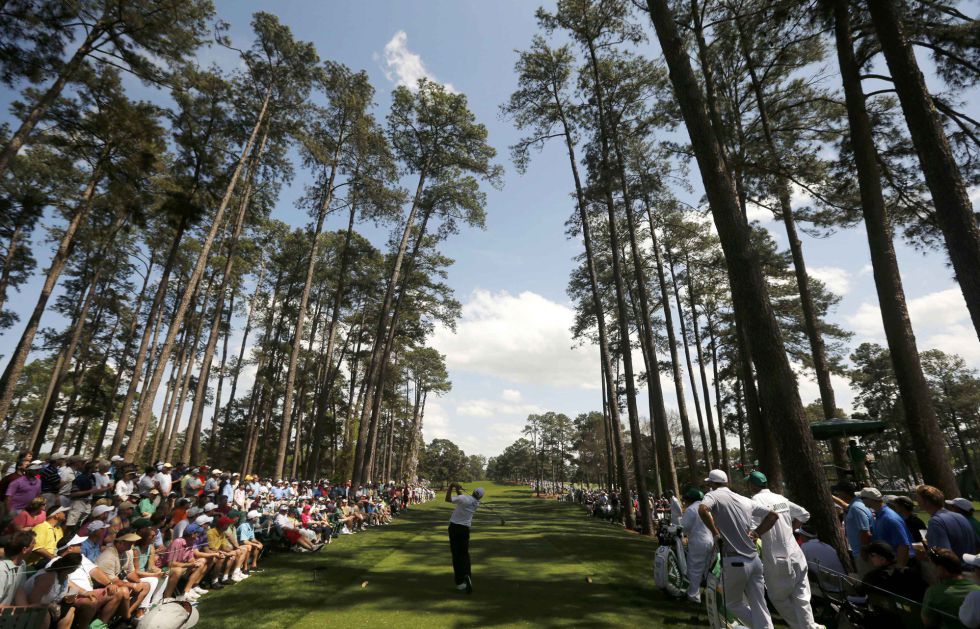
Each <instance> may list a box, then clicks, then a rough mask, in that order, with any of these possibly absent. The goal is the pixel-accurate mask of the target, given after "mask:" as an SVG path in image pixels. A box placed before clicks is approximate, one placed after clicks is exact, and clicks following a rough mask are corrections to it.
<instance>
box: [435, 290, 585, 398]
mask: <svg viewBox="0 0 980 629" xmlns="http://www.w3.org/2000/svg"><path fill="white" fill-rule="evenodd" d="M574 318H575V313H574V311H573V310H572V309H571V308H570V307H569V306H567V305H564V304H560V303H557V302H554V301H551V300H549V299H546V298H545V297H542V296H541V295H538V294H537V293H533V292H530V291H524V292H522V293H520V294H518V295H512V294H511V293H509V292H507V291H500V292H496V293H493V292H490V291H487V290H482V289H477V290H475V291H473V293H472V294H471V295H470V299H469V301H467V302H466V304H464V306H463V316H462V319H461V320H460V321H459V323H458V324H457V331H456V333H455V334H454V333H453V332H452V331H450V330H448V329H447V328H444V327H438V328H436V330H435V332H434V334H433V337H432V346H433V347H434V348H436V349H437V350H439V351H440V352H442V353H443V354H445V355H446V362H447V364H448V367H449V369H450V371H455V370H462V371H469V372H473V373H478V374H482V375H486V376H494V377H498V378H501V379H502V380H504V381H506V382H513V383H522V384H530V385H546V386H554V387H581V388H597V387H598V385H599V368H598V366H599V357H598V350H597V349H596V348H595V347H592V346H588V347H579V346H575V347H573V345H576V342H575V341H574V340H573V339H572V335H571V332H570V328H571V326H572V323H573V322H574Z"/></svg>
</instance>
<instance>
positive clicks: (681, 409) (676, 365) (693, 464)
mask: <svg viewBox="0 0 980 629" xmlns="http://www.w3.org/2000/svg"><path fill="white" fill-rule="evenodd" d="M645 201H646V203H647V205H646V210H647V220H648V221H649V222H650V240H651V243H652V247H653V259H654V263H655V264H656V265H657V281H658V283H659V284H660V301H661V304H662V306H663V311H664V326H665V327H666V328H667V346H668V349H669V350H670V369H671V375H672V376H673V378H674V393H675V395H676V396H677V413H678V415H680V420H681V435H682V436H683V438H684V457H685V459H686V460H687V482H688V483H690V484H696V483H698V482H699V480H700V479H699V478H698V458H697V455H696V454H694V439H693V436H692V434H691V420H690V418H689V417H688V415H687V401H686V399H685V396H684V375H683V374H682V373H681V365H680V358H679V357H678V355H677V335H676V333H675V332H674V314H673V312H672V310H671V306H670V290H669V289H668V288H667V278H666V276H665V274H664V263H663V259H662V258H661V255H660V243H659V242H658V239H657V231H656V228H655V226H654V221H653V212H652V211H651V209H650V205H649V201H648V200H645Z"/></svg>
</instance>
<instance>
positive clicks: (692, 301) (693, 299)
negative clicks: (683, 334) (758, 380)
mask: <svg viewBox="0 0 980 629" xmlns="http://www.w3.org/2000/svg"><path fill="white" fill-rule="evenodd" d="M685 265H686V266H687V299H688V307H689V308H690V309H691V330H692V331H693V332H694V349H695V351H696V352H697V354H698V371H699V372H700V373H701V394H702V395H704V420H705V423H706V424H707V425H708V439H709V440H710V441H711V467H718V436H717V435H716V434H715V418H714V417H713V413H712V412H711V396H710V395H709V393H708V391H709V388H708V374H707V372H706V371H705V369H704V364H705V359H704V352H703V350H702V348H701V328H700V326H698V309H697V296H696V295H695V293H694V282H693V277H692V276H693V274H694V272H693V270H692V268H691V258H690V256H687V255H685Z"/></svg>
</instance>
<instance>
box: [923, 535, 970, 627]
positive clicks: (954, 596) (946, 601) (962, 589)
mask: <svg viewBox="0 0 980 629" xmlns="http://www.w3.org/2000/svg"><path fill="white" fill-rule="evenodd" d="M929 559H930V560H931V561H932V564H933V565H934V566H935V567H936V575H937V576H938V577H939V582H938V583H936V584H935V585H932V586H930V587H929V589H927V590H926V595H925V598H924V599H923V600H922V624H924V625H925V626H926V627H942V628H943V629H963V628H964V627H965V625H964V624H963V623H961V622H960V619H959V611H960V606H961V605H962V604H963V601H965V600H966V597H967V595H968V594H970V592H975V591H978V590H980V585H978V584H977V583H975V582H974V581H973V580H972V579H969V578H967V577H966V576H965V575H964V574H963V564H962V562H961V561H960V558H959V557H957V556H956V553H954V552H953V551H951V550H950V549H948V548H938V549H931V550H930V551H929Z"/></svg>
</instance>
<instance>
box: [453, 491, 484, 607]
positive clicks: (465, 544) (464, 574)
mask: <svg viewBox="0 0 980 629" xmlns="http://www.w3.org/2000/svg"><path fill="white" fill-rule="evenodd" d="M453 489H455V490H456V495H455V496H454V495H453ZM480 498H483V488H482V487H477V488H476V489H474V490H473V495H472V496H467V495H465V494H464V493H463V488H462V487H461V486H460V485H459V483H452V484H451V485H449V489H447V490H446V502H451V503H453V504H454V505H456V508H455V509H454V510H453V515H452V517H451V518H449V549H450V550H451V551H452V553H453V574H454V576H455V577H456V589H457V590H460V591H462V590H465V591H466V593H467V594H471V593H472V592H473V579H472V578H471V576H470V525H472V524H473V514H474V513H476V509H477V507H479V506H480Z"/></svg>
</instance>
